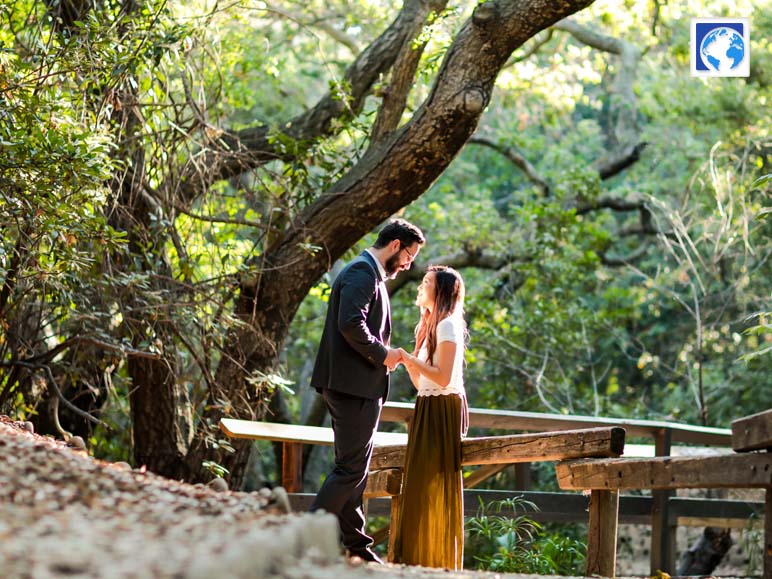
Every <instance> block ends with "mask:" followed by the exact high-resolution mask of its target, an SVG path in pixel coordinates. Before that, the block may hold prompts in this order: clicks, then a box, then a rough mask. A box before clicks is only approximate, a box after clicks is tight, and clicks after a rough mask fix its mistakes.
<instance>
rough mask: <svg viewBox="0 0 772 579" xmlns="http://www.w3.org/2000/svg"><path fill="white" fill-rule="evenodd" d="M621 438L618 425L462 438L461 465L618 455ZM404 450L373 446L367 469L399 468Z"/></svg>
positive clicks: (403, 462)
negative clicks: (374, 447)
mask: <svg viewBox="0 0 772 579" xmlns="http://www.w3.org/2000/svg"><path fill="white" fill-rule="evenodd" d="M624 439H625V431H624V429H623V428H618V427H606V428H587V429H584V430H564V431H561V432H544V433H538V434H511V435H509V436H484V437H480V438H465V439H464V440H462V441H461V464H462V465H463V466H474V465H482V464H514V463H517V462H536V461H551V460H567V459H571V458H580V457H584V458H587V457H596V456H597V457H608V456H619V455H620V454H621V453H622V451H623V449H624ZM405 453H406V447H405V446H404V445H398V446H384V447H381V448H376V449H374V450H373V458H372V460H371V461H370V470H380V469H384V468H402V467H403V466H404V465H405Z"/></svg>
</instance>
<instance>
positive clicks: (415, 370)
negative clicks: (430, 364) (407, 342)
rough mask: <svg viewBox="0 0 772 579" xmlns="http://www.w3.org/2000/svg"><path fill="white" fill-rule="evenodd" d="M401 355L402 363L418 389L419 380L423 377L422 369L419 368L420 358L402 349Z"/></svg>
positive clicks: (400, 350)
mask: <svg viewBox="0 0 772 579" xmlns="http://www.w3.org/2000/svg"><path fill="white" fill-rule="evenodd" d="M399 353H400V356H401V358H402V359H401V362H402V363H403V364H404V365H405V370H407V373H408V374H409V375H410V381H411V382H412V383H413V386H415V387H416V389H418V379H419V378H420V377H421V368H420V366H419V362H418V358H416V357H415V356H413V355H412V354H409V353H408V352H406V351H405V350H403V349H402V348H400V349H399Z"/></svg>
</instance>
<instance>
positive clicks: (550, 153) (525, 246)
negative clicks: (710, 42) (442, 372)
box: [0, 0, 772, 489]
mask: <svg viewBox="0 0 772 579" xmlns="http://www.w3.org/2000/svg"><path fill="white" fill-rule="evenodd" d="M556 4H557V3H553V2H549V1H548V0H529V1H522V0H521V1H514V0H489V1H488V2H483V3H481V4H479V5H475V3H473V2H456V3H450V2H445V1H443V0H431V1H422V0H406V1H405V2H404V3H402V4H400V3H398V2H391V1H388V0H378V1H370V0H350V1H349V0H326V1H325V2H320V1H315V0H312V1H310V2H309V1H304V2H294V1H289V0H277V1H276V2H271V3H266V2H260V1H251V0H249V1H234V2H212V1H198V0H195V1H190V2H178V1H163V0H149V1H139V0H125V1H123V2H119V1H107V2H100V3H94V2H89V1H87V0H60V1H55V0H49V1H46V2H38V1H33V0H9V1H6V2H4V3H3V4H2V6H0V19H1V20H2V27H0V226H1V227H2V231H3V234H2V240H1V241H0V413H3V414H9V415H11V416H14V417H16V418H18V419H26V420H31V421H32V422H33V423H34V424H35V427H36V429H37V431H38V432H41V433H52V434H56V433H57V432H59V433H61V432H62V431H67V432H68V433H70V434H76V435H80V436H82V437H83V438H84V439H85V440H86V441H87V443H88V445H89V446H90V448H91V449H92V451H93V453H94V454H95V455H96V456H99V457H102V458H107V459H110V460H121V459H123V460H128V461H130V462H132V463H133V464H136V465H143V464H144V465H147V467H148V468H149V469H150V470H153V471H155V472H158V473H160V474H164V475H166V476H169V477H172V478H183V479H186V480H191V481H196V480H208V479H209V478H210V477H211V476H212V473H226V472H227V473H228V478H229V479H230V481H231V485H232V486H233V487H238V486H240V485H242V484H243V483H244V481H245V479H246V478H248V476H247V475H248V471H249V469H247V465H248V464H249V463H251V464H256V463H257V464H258V466H260V464H261V463H265V464H267V462H269V458H268V457H267V456H266V453H264V452H263V453H262V454H260V451H259V449H258V450H256V448H257V447H255V446H253V445H248V444H239V443H229V442H227V441H224V440H222V437H221V435H220V434H219V432H218V430H217V428H216V424H217V421H218V420H219V418H221V417H222V416H231V417H239V418H260V419H268V420H276V421H284V422H292V423H304V424H322V423H323V422H324V420H325V416H324V408H323V405H322V404H320V400H319V398H318V397H317V396H316V395H315V394H313V393H312V392H311V391H310V390H309V389H308V388H307V383H308V380H309V375H310V371H311V368H312V365H313V360H314V355H315V350H316V347H317V345H318V340H319V337H320V334H321V329H322V324H323V316H324V313H325V310H326V299H327V295H328V291H329V287H330V284H331V280H332V279H334V276H335V274H336V272H337V271H339V269H340V267H341V265H342V264H343V263H345V261H346V260H347V259H349V258H351V257H352V256H354V255H355V254H356V253H357V252H359V251H361V250H362V249H363V248H365V247H367V246H368V244H370V243H372V241H373V239H374V232H375V231H377V229H378V228H379V226H380V225H381V224H382V223H383V222H384V221H385V220H386V219H388V218H389V217H390V216H393V215H396V214H401V215H403V216H404V217H405V218H407V219H409V220H410V221H412V222H414V223H416V224H418V225H419V226H420V227H421V228H422V229H423V230H424V231H425V233H426V234H427V237H428V244H427V245H426V247H425V248H424V250H423V251H422V252H421V254H420V257H419V259H418V262H417V263H416V264H415V265H414V267H413V269H412V270H411V271H410V272H409V273H406V274H402V276H400V277H399V278H398V279H397V280H396V281H395V282H394V283H393V284H392V285H391V288H390V289H391V293H392V312H393V317H394V334H393V343H394V344H395V345H400V346H405V347H411V346H412V339H413V334H412V332H413V327H414V325H415V323H416V321H417V318H418V311H417V309H416V307H415V306H414V305H413V301H414V299H415V292H416V285H417V283H418V280H420V278H421V276H422V275H423V272H424V271H425V268H426V266H427V265H428V264H430V263H444V264H448V265H453V266H454V267H456V268H458V269H459V270H460V271H461V272H462V274H463V276H464V278H465V280H466V284H467V304H466V313H467V321H468V325H469V332H470V340H469V344H468V349H467V353H466V362H467V366H466V383H467V389H468V392H469V398H470V404H471V405H472V406H475V407H484V408H502V409H515V410H530V411H541V412H553V413H564V414H586V415H594V416H611V417H624V418H652V419H665V420H676V421H683V422H689V423H694V424H705V425H711V426H728V425H729V422H730V421H731V420H732V419H734V418H736V417H739V416H742V415H747V414H750V413H753V412H757V411H759V410H762V409H766V408H769V407H772V388H770V384H769V374H768V366H769V361H770V355H772V332H771V331H770V326H769V315H770V310H771V309H772V308H771V307H770V298H771V297H772V275H771V273H772V266H771V264H770V260H769V257H770V252H771V251H772V235H770V234H771V233H772V225H771V224H770V219H769V213H770V211H771V210H770V181H769V178H768V175H769V174H770V173H772V170H771V169H770V166H771V165H772V135H770V130H771V127H772V118H771V117H772V113H770V111H771V110H772V107H770V104H771V103H770V99H771V98H772V89H771V84H772V47H770V42H769V39H768V38H769V36H770V35H769V34H768V32H769V31H772V11H770V10H769V8H770V6H769V5H766V6H764V5H762V4H763V3H759V2H754V3H751V2H750V1H742V0H741V1H739V2H731V3H730V2H709V1H693V0H689V1H685V0H671V1H670V2H659V1H658V0H646V1H638V0H627V1H626V2H623V3H617V2H606V1H597V2H594V3H591V2H590V1H587V0H566V1H565V2H562V3H560V4H559V5H556ZM752 8H753V9H752ZM749 15H752V21H751V55H752V58H751V74H750V77H748V78H723V79H719V78H710V79H698V78H693V77H691V76H690V74H689V50H690V47H689V41H690V38H689V21H690V18H691V17H694V16H749ZM764 31H766V32H767V33H765V32H764ZM412 397H413V389H412V387H411V386H410V384H409V382H408V379H407V376H406V374H405V373H404V372H398V373H397V374H395V376H394V379H393V387H392V392H391V395H390V399H391V400H401V401H409V400H412ZM250 454H251V455H252V458H253V459H254V458H262V460H258V461H255V460H252V461H250V460H249V458H250ZM309 460H310V459H309ZM258 470H260V469H259V468H258ZM321 472H322V470H321V469H319V468H317V469H308V470H307V479H306V484H307V487H309V489H313V488H314V486H316V485H318V483H319V476H320V475H321Z"/></svg>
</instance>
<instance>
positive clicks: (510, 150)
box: [468, 135, 550, 197]
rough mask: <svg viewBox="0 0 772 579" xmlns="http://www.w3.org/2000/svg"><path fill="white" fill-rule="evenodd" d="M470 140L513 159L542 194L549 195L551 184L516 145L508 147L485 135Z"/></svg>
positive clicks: (475, 136)
mask: <svg viewBox="0 0 772 579" xmlns="http://www.w3.org/2000/svg"><path fill="white" fill-rule="evenodd" d="M468 142H469V143H470V144H473V145H482V146H484V147H489V148H491V149H493V150H494V151H496V152H497V153H500V154H501V155H503V156H504V157H505V158H506V159H508V160H509V161H511V162H512V164H514V165H515V166H516V167H518V168H519V169H520V170H521V171H522V172H523V173H525V176H526V177H528V179H529V180H530V181H531V183H533V184H534V185H536V186H537V187H538V188H539V190H540V191H541V194H542V195H543V196H544V197H548V196H549V194H550V186H549V184H548V183H547V181H546V180H545V179H544V178H543V177H542V176H541V175H539V173H538V172H537V171H536V168H535V167H534V166H533V165H531V163H530V162H529V161H528V159H526V158H525V157H524V156H523V155H521V154H520V153H519V152H518V151H517V150H515V148H514V147H506V146H504V145H500V144H499V143H497V142H496V141H494V140H493V139H490V138H488V137H484V136H482V135H474V136H472V137H471V138H470V139H469V141H468Z"/></svg>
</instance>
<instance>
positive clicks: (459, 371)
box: [418, 316, 466, 397]
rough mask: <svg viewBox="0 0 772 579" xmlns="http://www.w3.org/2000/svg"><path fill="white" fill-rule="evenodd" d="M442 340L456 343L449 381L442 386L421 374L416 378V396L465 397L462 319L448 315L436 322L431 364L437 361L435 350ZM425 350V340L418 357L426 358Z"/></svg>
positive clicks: (424, 359) (425, 359)
mask: <svg viewBox="0 0 772 579" xmlns="http://www.w3.org/2000/svg"><path fill="white" fill-rule="evenodd" d="M442 342H453V343H454V344H456V356H455V358H454V359H453V370H452V372H451V375H450V382H448V385H447V386H446V387H445V388H443V387H442V386H440V385H439V384H437V383H436V382H433V381H432V380H430V379H429V378H427V377H426V376H424V375H423V374H421V376H420V377H419V378H418V396H442V395H447V394H455V395H457V396H462V397H466V390H465V389H464V320H463V318H461V317H460V316H449V317H447V318H445V319H444V320H441V321H440V323H439V324H437V348H436V349H435V351H434V358H433V360H432V365H435V364H436V363H437V350H438V349H439V345H440V344H441V343H442ZM428 357H429V356H428V354H427V351H426V341H424V344H423V346H421V349H420V350H419V352H418V358H419V359H420V360H423V361H427V360H428Z"/></svg>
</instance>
